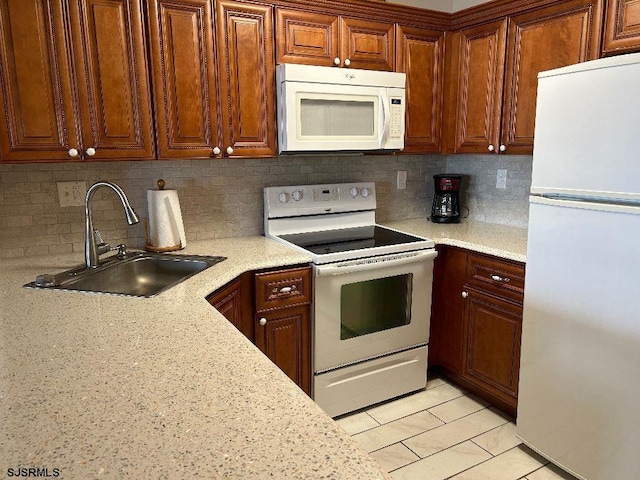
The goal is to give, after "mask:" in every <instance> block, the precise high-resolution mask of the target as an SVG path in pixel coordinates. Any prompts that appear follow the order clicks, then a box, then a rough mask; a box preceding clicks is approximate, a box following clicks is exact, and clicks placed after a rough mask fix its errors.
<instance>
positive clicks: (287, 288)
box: [280, 287, 295, 293]
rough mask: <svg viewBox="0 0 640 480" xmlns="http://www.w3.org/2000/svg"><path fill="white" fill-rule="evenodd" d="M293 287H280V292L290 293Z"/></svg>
mask: <svg viewBox="0 0 640 480" xmlns="http://www.w3.org/2000/svg"><path fill="white" fill-rule="evenodd" d="M294 289H295V287H282V288H281V289H280V293H291V291H292V290H294Z"/></svg>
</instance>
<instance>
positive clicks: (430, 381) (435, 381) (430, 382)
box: [427, 377, 447, 390]
mask: <svg viewBox="0 0 640 480" xmlns="http://www.w3.org/2000/svg"><path fill="white" fill-rule="evenodd" d="M445 383H447V382H446V381H445V380H444V379H442V378H440V377H427V390H429V389H430V388H433V387H438V386H440V385H444V384H445Z"/></svg>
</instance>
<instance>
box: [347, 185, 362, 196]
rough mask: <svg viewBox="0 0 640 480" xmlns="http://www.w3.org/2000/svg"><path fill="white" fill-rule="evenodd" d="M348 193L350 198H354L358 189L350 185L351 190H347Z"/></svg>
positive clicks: (357, 193) (358, 191) (358, 192)
mask: <svg viewBox="0 0 640 480" xmlns="http://www.w3.org/2000/svg"><path fill="white" fill-rule="evenodd" d="M349 195H351V197H352V198H356V197H357V196H358V195H360V189H359V188H358V187H351V190H349Z"/></svg>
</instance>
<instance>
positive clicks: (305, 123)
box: [276, 64, 406, 153]
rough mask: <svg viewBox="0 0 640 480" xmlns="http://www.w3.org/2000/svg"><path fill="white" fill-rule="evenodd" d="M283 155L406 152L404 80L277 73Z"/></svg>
mask: <svg viewBox="0 0 640 480" xmlns="http://www.w3.org/2000/svg"><path fill="white" fill-rule="evenodd" d="M276 81H277V92H278V95H277V96H278V140H279V152H280V153H283V152H321V151H355V152H358V151H363V150H402V149H403V148H404V116H405V82H406V75H405V74H404V73H396V72H378V71H372V70H357V69H346V68H334V67H317V66H312V65H296V64H282V65H278V66H277V68H276Z"/></svg>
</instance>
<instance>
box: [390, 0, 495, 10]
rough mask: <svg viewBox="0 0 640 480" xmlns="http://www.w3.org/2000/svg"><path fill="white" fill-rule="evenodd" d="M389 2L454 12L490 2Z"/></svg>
mask: <svg viewBox="0 0 640 480" xmlns="http://www.w3.org/2000/svg"><path fill="white" fill-rule="evenodd" d="M387 3H398V4H401V5H410V6H412V7H419V8H428V9H430V10H438V11H441V12H448V13H453V12H457V11H458V10H464V9H465V8H469V7H473V6H475V5H479V4H481V3H488V1H487V0H387Z"/></svg>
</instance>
